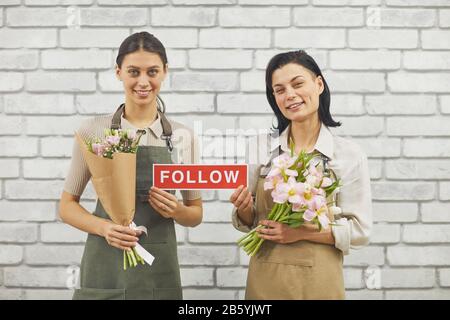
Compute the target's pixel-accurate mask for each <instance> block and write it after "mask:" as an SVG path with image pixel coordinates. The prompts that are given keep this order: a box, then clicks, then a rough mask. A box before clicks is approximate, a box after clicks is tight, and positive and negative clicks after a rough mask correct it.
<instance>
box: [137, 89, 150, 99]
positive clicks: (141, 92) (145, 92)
mask: <svg viewBox="0 0 450 320" xmlns="http://www.w3.org/2000/svg"><path fill="white" fill-rule="evenodd" d="M133 91H134V93H136V94H137V95H138V97H140V98H146V97H148V95H149V94H150V90H133Z"/></svg>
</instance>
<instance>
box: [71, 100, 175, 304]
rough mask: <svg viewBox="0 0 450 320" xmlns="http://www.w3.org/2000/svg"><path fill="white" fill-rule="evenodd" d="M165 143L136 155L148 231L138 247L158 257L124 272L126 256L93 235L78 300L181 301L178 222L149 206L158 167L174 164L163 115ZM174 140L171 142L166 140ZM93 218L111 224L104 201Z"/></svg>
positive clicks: (138, 216) (140, 209)
mask: <svg viewBox="0 0 450 320" xmlns="http://www.w3.org/2000/svg"><path fill="white" fill-rule="evenodd" d="M123 108H124V105H123V104H122V105H121V106H120V107H119V109H117V111H116V113H115V114H114V116H113V120H112V125H111V128H112V129H118V128H120V116H121V115H122V112H123ZM159 116H160V119H161V124H162V127H163V136H162V138H163V139H166V141H167V147H157V146H139V148H138V152H137V155H136V213H135V216H134V219H133V221H134V222H135V223H136V225H138V226H141V225H142V226H145V227H147V229H148V236H146V235H145V234H143V235H142V236H141V237H140V240H139V243H140V244H141V245H142V246H143V247H144V248H145V249H146V250H147V251H148V252H149V253H150V254H152V255H153V256H154V257H155V260H154V261H153V264H152V265H151V266H150V265H148V264H147V263H145V264H144V265H142V264H139V265H138V266H137V267H128V268H127V270H126V271H125V270H123V251H122V250H120V249H117V248H115V247H112V246H110V245H109V244H108V243H107V242H106V240H105V238H103V237H101V236H98V235H95V234H89V235H88V238H87V241H86V245H85V249H84V254H83V258H82V260H81V266H80V289H76V290H75V293H74V296H73V299H75V300H78V299H82V300H88V299H115V300H131V299H155V300H158V299H172V300H175V299H182V291H181V280H180V268H179V265H178V256H177V240H176V235H175V226H174V221H173V219H167V218H164V217H163V216H161V215H160V214H159V213H158V212H156V211H155V210H154V209H153V207H152V206H151V205H150V204H149V203H148V190H149V189H150V187H151V186H152V185H153V176H152V175H153V172H152V168H153V164H154V163H172V160H171V152H172V149H173V147H172V144H171V140H170V137H171V135H172V131H171V127H170V123H169V122H168V120H167V118H166V117H165V115H164V114H163V113H162V112H160V113H159ZM167 138H169V139H167ZM172 193H174V192H172ZM94 215H96V216H97V217H101V218H104V219H109V217H108V215H107V213H106V212H105V210H104V209H103V206H102V204H101V203H100V201H97V207H96V209H95V212H94Z"/></svg>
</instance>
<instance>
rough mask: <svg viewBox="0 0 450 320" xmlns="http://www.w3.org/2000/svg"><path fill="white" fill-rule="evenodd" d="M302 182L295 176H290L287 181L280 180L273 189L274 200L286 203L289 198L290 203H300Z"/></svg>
mask: <svg viewBox="0 0 450 320" xmlns="http://www.w3.org/2000/svg"><path fill="white" fill-rule="evenodd" d="M300 185H301V183H299V182H297V181H295V178H293V177H290V178H289V179H288V181H287V182H280V183H278V184H277V186H276V187H275V190H273V191H272V198H273V201H274V202H276V203H284V202H286V200H288V201H289V202H290V203H300V202H301V199H300V195H299V190H300Z"/></svg>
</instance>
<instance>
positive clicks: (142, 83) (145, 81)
mask: <svg viewBox="0 0 450 320" xmlns="http://www.w3.org/2000/svg"><path fill="white" fill-rule="evenodd" d="M138 86H139V87H140V88H142V89H145V88H147V87H148V86H150V81H149V77H148V76H147V75H145V74H144V75H141V76H140V77H139V79H138Z"/></svg>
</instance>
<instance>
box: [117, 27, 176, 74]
mask: <svg viewBox="0 0 450 320" xmlns="http://www.w3.org/2000/svg"><path fill="white" fill-rule="evenodd" d="M139 50H145V51H148V52H152V53H156V54H157V55H159V57H160V58H161V61H162V62H163V65H164V68H166V64H167V55H166V49H165V48H164V46H163V44H162V43H161V41H159V40H158V39H157V38H156V37H155V36H154V35H152V34H151V33H148V32H146V31H143V32H137V33H134V34H132V35H131V36H129V37H127V38H126V39H125V40H123V42H122V44H121V45H120V48H119V53H118V54H117V58H116V63H117V65H118V66H119V68H120V67H121V66H122V62H123V59H124V58H125V56H126V55H127V54H129V53H133V52H136V51H139Z"/></svg>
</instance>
